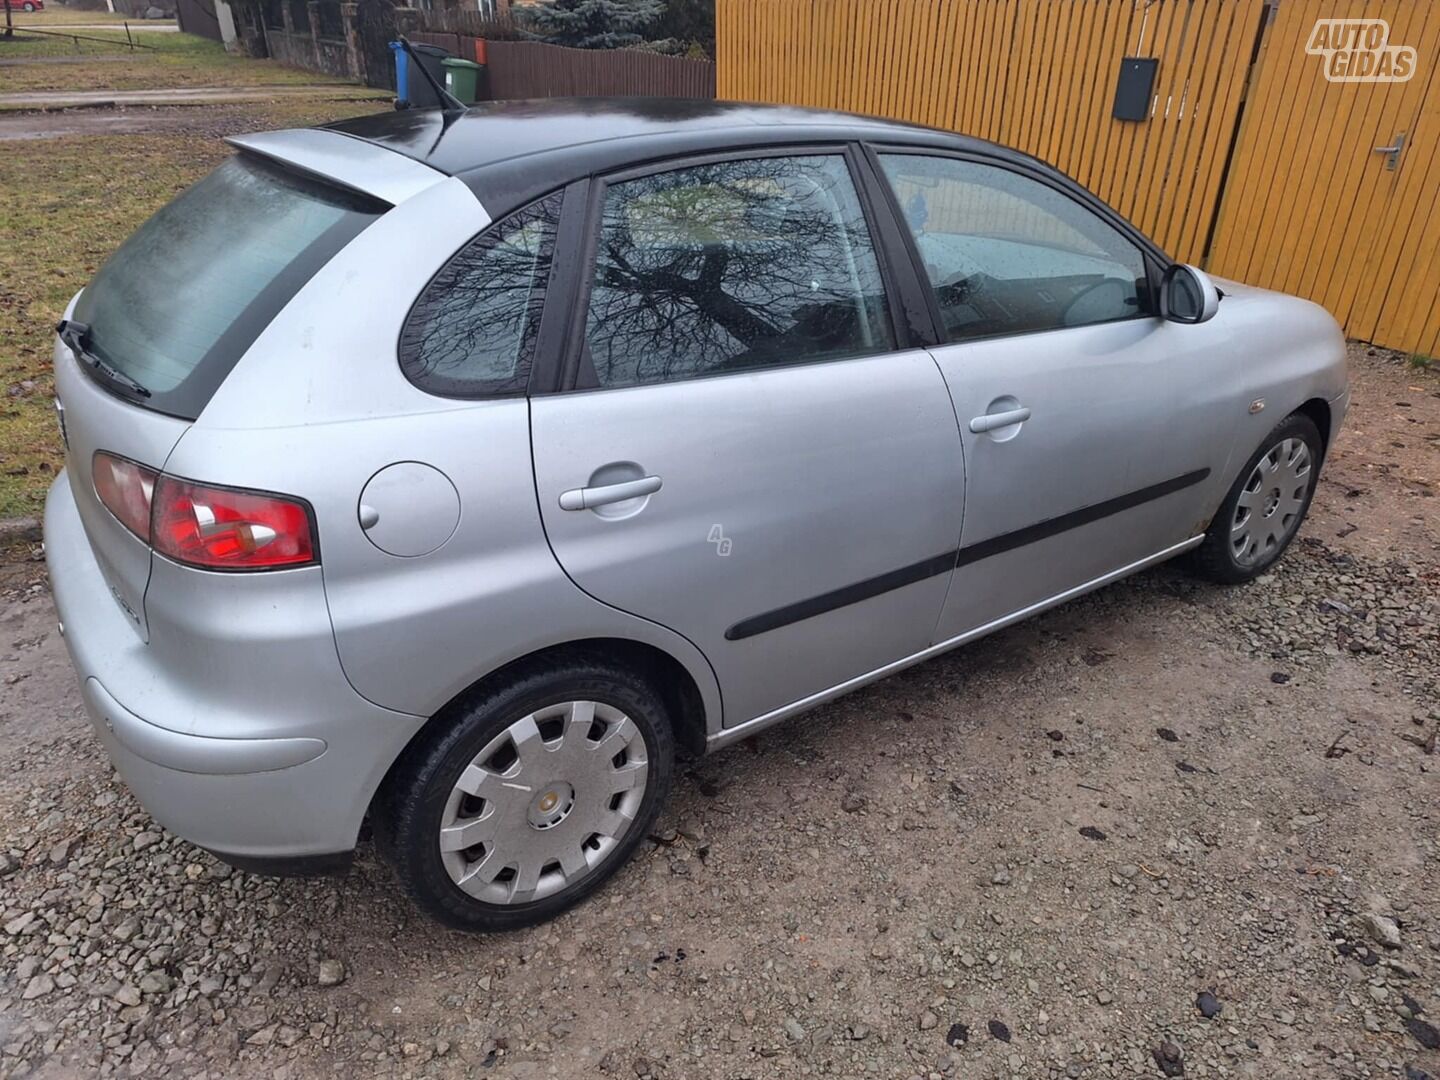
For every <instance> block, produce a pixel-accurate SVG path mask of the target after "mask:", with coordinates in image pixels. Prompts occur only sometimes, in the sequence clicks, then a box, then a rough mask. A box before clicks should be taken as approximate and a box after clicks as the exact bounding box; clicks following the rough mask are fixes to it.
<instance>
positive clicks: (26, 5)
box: [20, 0, 35, 11]
mask: <svg viewBox="0 0 1440 1080" xmlns="http://www.w3.org/2000/svg"><path fill="white" fill-rule="evenodd" d="M20 9H21V10H22V11H34V10H35V5H34V4H32V3H30V2H29V0H26V3H24V4H22V5H20Z"/></svg>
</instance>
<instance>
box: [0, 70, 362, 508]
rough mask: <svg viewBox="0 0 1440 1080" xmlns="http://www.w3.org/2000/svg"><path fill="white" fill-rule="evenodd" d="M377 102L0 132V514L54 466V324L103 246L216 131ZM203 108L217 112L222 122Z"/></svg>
mask: <svg viewBox="0 0 1440 1080" xmlns="http://www.w3.org/2000/svg"><path fill="white" fill-rule="evenodd" d="M0 70H4V69H0ZM377 107H382V108H383V105H377V103H376V102H319V101H288V102H277V103H273V104H265V105H252V106H234V107H230V108H227V109H226V110H225V111H224V112H223V113H220V112H215V111H212V110H209V109H206V108H196V109H193V110H188V111H189V112H193V113H194V114H195V118H196V123H195V127H194V129H191V130H186V131H183V132H176V133H165V134H151V135H84V136H74V137H66V138H56V139H37V140H33V141H29V140H18V141H9V142H5V143H0V191H4V192H7V193H8V194H7V197H6V200H5V210H4V219H5V226H4V236H5V241H4V243H3V244H0V392H3V397H0V517H11V516H16V515H37V516H38V514H39V512H40V508H41V505H42V503H43V501H44V497H45V489H46V488H47V487H48V486H49V485H50V481H51V480H52V479H53V478H54V476H55V472H56V470H57V469H58V468H59V467H60V464H61V455H60V440H59V432H58V430H57V428H56V425H55V415H54V409H53V404H52V397H53V384H52V380H51V370H50V362H51V349H52V342H53V331H52V328H53V326H54V324H55V321H56V320H57V319H58V318H59V317H60V315H61V314H62V312H63V311H64V309H65V305H66V304H67V303H68V302H69V300H70V297H71V296H73V295H74V294H75V292H76V291H77V290H79V289H80V288H81V286H83V285H84V284H85V282H86V281H87V280H88V279H89V278H90V276H91V275H92V274H93V273H94V272H95V270H96V269H97V268H98V267H99V265H100V264H101V262H103V261H104V260H105V258H106V256H108V255H109V254H110V252H111V251H112V250H114V248H115V247H116V246H117V245H118V244H119V243H120V242H121V241H122V240H124V239H125V237H126V236H128V235H129V234H130V233H131V232H132V231H133V230H134V229H135V228H136V226H138V225H139V224H140V223H141V222H142V221H144V220H145V218H147V217H148V216H149V215H150V214H152V213H153V212H154V211H155V210H156V209H158V208H159V207H160V206H161V205H162V204H164V203H165V202H167V201H168V200H169V199H171V198H172V197H173V196H174V195H175V194H176V193H177V192H179V191H180V190H181V189H182V188H184V187H186V186H187V185H188V184H190V183H192V182H193V181H195V180H196V179H198V178H199V177H200V176H201V175H203V174H204V173H205V172H207V171H209V170H210V169H211V168H213V167H214V166H215V165H216V164H217V163H218V162H219V161H220V160H221V159H223V158H224V157H225V156H226V154H228V153H229V149H228V147H227V146H226V145H225V144H224V143H223V142H222V141H221V139H220V135H222V134H233V133H238V132H240V131H254V130H264V129H266V128H277V127H302V126H309V125H311V124H318V123H324V122H325V121H327V120H334V119H338V118H340V117H342V116H356V115H360V114H363V113H367V112H374V111H376V109H377ZM207 114H208V115H209V116H212V117H220V116H223V117H224V118H225V119H224V122H223V125H217V121H215V120H209V121H207V119H206V116H207ZM207 124H208V127H207Z"/></svg>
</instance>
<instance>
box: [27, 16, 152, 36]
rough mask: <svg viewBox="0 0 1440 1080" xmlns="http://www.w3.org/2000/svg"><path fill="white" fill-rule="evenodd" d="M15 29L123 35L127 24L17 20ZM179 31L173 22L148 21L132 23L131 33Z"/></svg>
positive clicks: (52, 32)
mask: <svg viewBox="0 0 1440 1080" xmlns="http://www.w3.org/2000/svg"><path fill="white" fill-rule="evenodd" d="M15 29H16V30H44V31H46V32H48V33H51V34H69V33H71V32H74V33H77V34H78V33H80V31H82V30H87V31H88V30H118V31H120V32H121V33H124V32H125V24H124V23H24V22H21V21H20V20H18V19H17V20H16V21H15ZM179 29H180V27H179V26H177V25H176V24H175V23H173V22H163V21H160V20H156V21H155V22H149V21H146V22H132V23H131V24H130V32H131V33H132V34H133V33H136V32H139V31H144V32H146V33H151V34H173V33H176V32H177V31H178V30H179Z"/></svg>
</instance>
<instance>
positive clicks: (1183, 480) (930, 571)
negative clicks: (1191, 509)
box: [725, 469, 1210, 641]
mask: <svg viewBox="0 0 1440 1080" xmlns="http://www.w3.org/2000/svg"><path fill="white" fill-rule="evenodd" d="M1209 475H1210V470H1209V469H1196V470H1195V471H1194V472H1188V473H1185V474H1184V475H1183V476H1177V477H1175V478H1174V479H1173V480H1164V481H1161V482H1160V483H1158V484H1151V485H1150V486H1149V487H1143V488H1140V489H1139V490H1138V491H1131V492H1128V493H1127V494H1124V495H1120V496H1118V497H1116V498H1114V499H1107V500H1106V501H1105V502H1101V503H1095V504H1094V505H1093V506H1082V507H1081V508H1080V509H1079V510H1072V511H1070V513H1068V514H1061V515H1060V516H1059V517H1053V518H1048V519H1047V520H1045V521H1038V522H1036V523H1035V524H1034V525H1027V526H1025V528H1023V529H1016V530H1015V531H1014V532H1008V533H1002V534H1001V535H1000V536H992V537H991V538H990V539H988V540H981V541H980V542H979V543H977V544H970V545H969V546H967V547H963V548H959V549H958V550H956V551H947V552H946V553H945V554H943V555H936V556H934V557H932V558H929V559H924V560H922V561H920V562H918V563H912V564H911V565H909V566H902V567H901V568H900V569H898V570H890V571H888V572H886V573H884V574H880V575H879V576H878V577H873V578H866V579H865V580H864V581H857V582H856V583H855V584H853V585H846V586H845V587H844V588H840V589H835V590H833V591H832V592H828V593H821V594H820V595H819V596H812V597H810V598H809V599H808V600H801V601H799V602H798V603H794V604H787V605H785V606H784V607H780V608H775V609H774V610H773V611H767V612H764V613H763V614H760V615H752V616H751V617H750V618H748V619H741V620H740V621H739V622H737V623H736V624H735V625H734V626H732V627H730V629H728V630H726V631H725V640H726V641H741V640H743V639H745V638H748V637H754V636H755V635H756V634H764V633H766V632H768V631H770V630H778V629H780V627H782V626H789V625H790V624H791V623H796V622H800V621H801V620H803V619H812V618H814V617H815V616H816V615H824V614H825V613H826V612H827V611H834V610H835V609H837V608H842V607H848V606H849V605H851V604H858V603H859V602H860V601H862V600H869V599H871V598H872V597H876V596H879V595H881V594H882V593H887V592H891V591H892V590H894V589H900V588H904V587H905V586H906V585H914V584H915V583H916V582H918V581H924V580H925V579H926V578H931V577H934V576H936V575H937V574H944V573H947V572H949V571H951V570H958V569H959V568H960V567H962V566H968V565H969V564H970V563H973V562H979V561H980V560H981V559H988V558H990V557H991V556H993V555H999V554H1001V553H1003V552H1006V551H1013V550H1014V549H1015V548H1019V547H1024V546H1025V545H1026V544H1033V543H1036V542H1037V541H1040V540H1048V539H1049V538H1050V537H1052V536H1057V535H1059V534H1060V533H1063V532H1066V531H1067V530H1069V529H1077V528H1079V527H1080V526H1081V525H1089V524H1091V523H1092V522H1095V521H1099V520H1100V519H1101V518H1107V517H1110V516H1111V515H1112V514H1120V513H1124V512H1125V511H1126V510H1133V509H1134V508H1135V507H1137V506H1140V505H1142V504H1144V503H1147V502H1150V501H1152V500H1154V499H1159V498H1163V497H1164V496H1166V495H1171V494H1174V493H1175V492H1177V491H1182V490H1184V489H1185V488H1187V487H1191V486H1192V485H1194V484H1198V483H1200V481H1202V480H1204V479H1205V478H1206V477H1207V476H1209Z"/></svg>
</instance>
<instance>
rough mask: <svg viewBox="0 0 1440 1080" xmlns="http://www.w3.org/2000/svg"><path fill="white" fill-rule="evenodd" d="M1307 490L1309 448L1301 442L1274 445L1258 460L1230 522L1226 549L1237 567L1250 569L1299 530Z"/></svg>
mask: <svg viewBox="0 0 1440 1080" xmlns="http://www.w3.org/2000/svg"><path fill="white" fill-rule="evenodd" d="M1309 489H1310V448H1309V447H1308V446H1306V445H1305V442H1304V440H1303V439H1285V440H1282V441H1281V442H1278V443H1276V444H1275V445H1274V446H1272V447H1271V448H1270V451H1269V452H1268V453H1267V454H1266V455H1265V456H1264V457H1262V458H1261V459H1260V461H1259V463H1258V464H1256V466H1255V468H1254V470H1253V471H1252V472H1251V473H1250V477H1249V479H1247V480H1246V481H1245V488H1244V490H1243V491H1241V492H1240V499H1239V501H1238V502H1237V503H1236V504H1235V520H1234V521H1232V522H1231V523H1230V550H1231V552H1232V553H1233V554H1234V556H1235V561H1236V562H1237V563H1239V564H1240V565H1241V566H1254V565H1255V564H1256V563H1258V562H1260V561H1262V560H1263V559H1265V558H1267V557H1268V556H1269V555H1271V554H1272V553H1273V552H1274V551H1275V550H1276V549H1277V548H1280V547H1283V546H1284V544H1285V542H1286V541H1287V540H1289V539H1290V537H1291V536H1292V535H1294V533H1295V530H1296V529H1298V528H1299V527H1300V513H1301V511H1302V510H1304V509H1305V495H1306V492H1307V491H1309Z"/></svg>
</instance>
